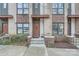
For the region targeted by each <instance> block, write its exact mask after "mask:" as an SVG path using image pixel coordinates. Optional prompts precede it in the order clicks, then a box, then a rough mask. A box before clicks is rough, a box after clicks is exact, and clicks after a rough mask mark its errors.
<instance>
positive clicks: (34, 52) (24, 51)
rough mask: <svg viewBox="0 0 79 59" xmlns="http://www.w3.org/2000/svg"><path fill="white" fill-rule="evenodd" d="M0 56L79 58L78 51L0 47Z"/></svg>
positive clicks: (11, 46)
mask: <svg viewBox="0 0 79 59" xmlns="http://www.w3.org/2000/svg"><path fill="white" fill-rule="evenodd" d="M0 56H79V49H64V48H46V47H44V46H42V47H29V48H27V47H24V46H13V45H0Z"/></svg>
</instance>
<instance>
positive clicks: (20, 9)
mask: <svg viewBox="0 0 79 59" xmlns="http://www.w3.org/2000/svg"><path fill="white" fill-rule="evenodd" d="M28 9H29V5H28V3H18V4H17V13H18V14H28V13H29V10H28Z"/></svg>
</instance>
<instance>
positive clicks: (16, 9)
mask: <svg viewBox="0 0 79 59" xmlns="http://www.w3.org/2000/svg"><path fill="white" fill-rule="evenodd" d="M0 32H1V33H8V34H11V35H16V34H24V33H27V34H28V35H29V36H31V37H32V38H39V37H44V36H55V35H60V36H62V35H65V36H75V34H77V33H79V4H78V3H0Z"/></svg>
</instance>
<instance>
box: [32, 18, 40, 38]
mask: <svg viewBox="0 0 79 59" xmlns="http://www.w3.org/2000/svg"><path fill="white" fill-rule="evenodd" d="M32 22H33V23H32V24H33V31H32V33H33V34H32V36H33V38H39V37H40V18H33V19H32Z"/></svg>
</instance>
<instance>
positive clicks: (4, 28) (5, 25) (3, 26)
mask: <svg viewBox="0 0 79 59" xmlns="http://www.w3.org/2000/svg"><path fill="white" fill-rule="evenodd" d="M2 28H3V33H8V24H7V23H3V25H2Z"/></svg>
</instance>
